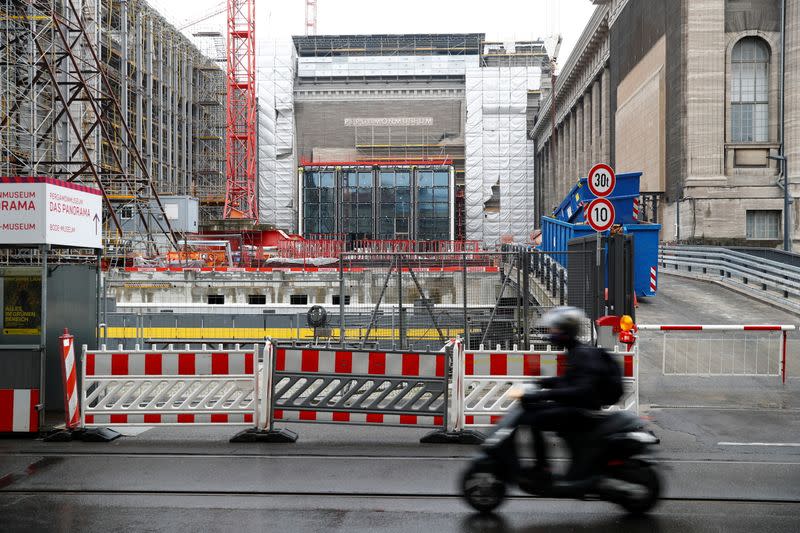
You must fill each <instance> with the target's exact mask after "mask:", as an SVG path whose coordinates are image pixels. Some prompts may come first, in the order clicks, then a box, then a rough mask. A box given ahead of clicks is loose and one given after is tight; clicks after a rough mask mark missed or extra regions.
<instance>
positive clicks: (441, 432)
mask: <svg viewBox="0 0 800 533" xmlns="http://www.w3.org/2000/svg"><path fill="white" fill-rule="evenodd" d="M259 349H260V347H259V346H256V347H255V349H254V350H240V349H238V347H237V349H235V350H222V349H221V348H220V349H219V350H209V349H206V347H203V349H202V350H195V351H192V350H189V349H188V347H186V349H185V350H175V349H172V347H170V348H169V349H168V350H163V351H157V350H141V349H139V347H138V346H137V347H136V349H134V350H124V349H122V348H119V349H117V350H109V349H106V348H105V347H102V348H101V349H100V350H87V349H86V347H85V346H84V349H83V353H82V357H81V361H80V368H81V376H82V380H81V381H80V385H79V386H78V387H77V391H76V393H75V394H74V396H76V397H78V398H79V400H80V402H79V404H80V405H79V411H80V420H79V422H78V421H77V420H76V421H75V423H72V422H68V424H67V429H66V432H74V433H75V434H80V433H85V432H87V430H88V429H89V428H101V429H103V428H108V427H112V428H114V427H125V426H191V425H229V426H245V428H246V429H245V430H244V431H242V432H240V433H239V434H237V435H236V436H235V437H234V438H233V439H232V441H233V442H250V441H259V440H261V441H268V442H269V441H271V442H292V441H294V440H295V439H296V438H297V436H296V434H294V433H293V432H291V431H287V430H285V429H282V428H276V427H275V426H276V424H279V425H286V424H291V423H325V424H335V425H348V424H356V425H366V426H396V427H416V428H418V429H419V428H429V429H432V430H434V431H433V432H431V433H429V434H428V435H426V436H425V437H424V438H423V439H422V442H476V440H475V439H476V438H478V439H479V438H480V437H479V436H478V437H476V436H475V434H474V432H471V431H470V428H480V427H488V426H490V425H492V424H494V423H495V422H496V421H497V420H498V419H499V417H502V416H503V415H504V414H505V413H506V412H507V411H508V409H509V408H510V407H511V405H512V404H513V400H512V399H511V398H510V397H509V395H508V393H509V390H510V389H511V387H512V386H513V385H515V384H520V383H523V382H527V381H531V380H533V381H536V380H537V379H539V378H541V377H543V376H555V375H561V374H563V372H564V371H565V369H566V359H565V355H564V354H563V352H558V351H555V350H551V349H549V348H548V349H547V350H543V351H522V350H517V349H516V348H514V349H513V350H509V351H502V350H501V349H500V348H499V347H498V348H497V349H495V350H484V349H483V348H481V349H480V350H466V349H465V346H464V343H463V342H462V340H461V339H460V338H455V339H451V340H449V341H448V342H447V344H446V345H445V346H444V347H443V348H442V349H441V350H440V351H439V352H410V351H395V350H390V351H386V350H364V349H347V348H343V347H338V348H337V347H330V346H302V347H300V346H295V345H282V346H278V345H275V344H273V343H272V342H271V341H269V340H267V341H265V343H264V350H263V359H262V361H261V362H260V363H259V360H258V350H259ZM612 354H613V356H614V357H617V358H618V360H619V362H620V364H621V365H622V367H623V369H624V382H625V395H624V397H623V399H622V400H621V401H620V402H619V403H618V404H617V405H615V406H612V407H611V409H626V410H633V411H638V407H639V391H638V351H637V350H636V349H633V350H632V351H626V352H623V351H618V350H615V351H614V352H612ZM65 361H67V362H68V361H69V357H67V358H66V359H65ZM68 366H69V365H66V366H65V369H66V368H68ZM68 374H69V373H68V372H65V374H64V375H65V380H66V379H68V378H67V377H66V376H68ZM67 383H68V381H65V386H66V385H67ZM72 383H73V388H74V387H75V384H74V381H73V382H72ZM70 397H71V396H70V395H66V396H65V402H66V403H69V404H71V402H72V400H71V399H70Z"/></svg>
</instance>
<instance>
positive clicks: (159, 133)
mask: <svg viewBox="0 0 800 533" xmlns="http://www.w3.org/2000/svg"><path fill="white" fill-rule="evenodd" d="M158 29H159V35H158V91H157V93H158V122H157V123H156V125H155V126H156V140H155V145H156V154H157V155H156V165H158V184H159V187H162V186H163V183H164V35H163V34H162V33H161V24H160V23H159V26H158Z"/></svg>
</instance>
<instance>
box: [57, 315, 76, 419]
mask: <svg viewBox="0 0 800 533" xmlns="http://www.w3.org/2000/svg"><path fill="white" fill-rule="evenodd" d="M59 339H60V340H61V378H62V383H63V385H64V422H65V427H66V428H67V429H68V430H74V429H77V428H78V427H79V426H80V424H81V413H80V410H79V409H78V396H79V395H78V366H77V364H76V361H75V337H73V336H72V335H70V334H69V331H67V329H66V328H64V334H63V335H61V336H60V337H59Z"/></svg>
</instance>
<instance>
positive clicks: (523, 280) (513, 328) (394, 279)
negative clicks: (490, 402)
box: [337, 247, 567, 348]
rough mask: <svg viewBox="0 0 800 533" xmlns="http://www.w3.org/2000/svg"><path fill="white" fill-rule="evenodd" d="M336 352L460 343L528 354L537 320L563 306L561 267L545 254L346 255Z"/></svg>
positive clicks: (512, 251) (521, 251)
mask: <svg viewBox="0 0 800 533" xmlns="http://www.w3.org/2000/svg"><path fill="white" fill-rule="evenodd" d="M341 272H342V279H341V288H340V293H341V294H344V295H345V298H344V300H339V301H338V303H339V305H340V309H339V313H338V317H341V319H342V322H341V323H337V326H339V325H341V326H342V327H340V328H339V329H338V332H339V334H340V337H339V339H338V340H339V341H340V342H341V343H342V344H350V343H353V344H358V345H361V346H364V345H369V344H375V343H377V344H380V345H384V346H385V345H390V346H391V347H400V348H403V347H417V348H432V347H434V346H439V345H441V343H442V342H444V341H446V340H447V339H448V338H451V337H453V336H456V335H459V336H462V337H463V338H464V339H465V343H466V345H467V346H468V347H470V346H474V347H478V346H480V345H486V346H497V345H499V346H502V347H504V348H511V347H512V346H515V345H516V346H520V347H528V346H531V345H532V344H534V343H535V342H536V341H537V339H538V333H537V331H536V329H535V323H536V320H537V319H538V318H539V317H540V316H541V314H542V312H543V311H544V310H546V309H547V308H550V307H552V306H554V305H559V304H563V303H565V302H566V296H567V294H566V275H565V270H564V269H563V267H560V266H558V264H557V263H556V262H555V261H553V260H552V258H551V257H550V256H549V255H548V254H545V253H542V252H538V251H533V250H528V249H513V248H510V247H508V248H504V249H503V250H501V251H499V252H478V253H414V254H404V253H395V254H392V253H387V254H373V253H370V254H344V255H343V256H342V260H341Z"/></svg>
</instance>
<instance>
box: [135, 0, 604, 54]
mask: <svg viewBox="0 0 800 533" xmlns="http://www.w3.org/2000/svg"><path fill="white" fill-rule="evenodd" d="M148 1H149V2H150V4H151V5H153V6H154V7H156V8H157V9H158V10H159V11H160V12H161V13H163V14H164V15H165V16H166V17H167V18H168V19H169V20H171V21H173V23H175V24H177V25H179V26H180V25H183V24H186V22H187V21H194V20H197V19H199V18H201V17H203V16H204V15H205V14H207V13H210V12H213V11H214V10H219V9H220V8H221V7H222V6H224V2H220V0H148ZM317 4H318V9H317V34H319V35H322V34H352V33H362V34H363V33H464V32H483V33H486V37H487V39H489V40H504V41H508V40H514V39H516V40H530V39H535V38H539V37H541V38H546V37H547V36H549V35H553V34H557V33H560V34H561V35H562V37H563V40H564V41H563V44H562V47H561V53H560V54H559V63H560V64H563V63H564V61H565V60H566V58H567V56H568V54H569V52H570V51H571V50H572V47H573V46H574V44H575V41H576V40H577V39H578V37H579V36H580V34H581V31H582V30H583V28H584V26H585V25H586V22H587V21H588V20H589V17H591V14H592V12H593V11H594V9H595V6H593V5H592V3H591V1H590V0H484V1H481V2H478V1H475V0H318V2H317ZM304 21H305V1H304V0H256V35H257V38H258V39H259V40H260V39H264V38H269V37H273V38H285V37H289V36H291V35H302V34H303V33H304V31H305V30H304ZM191 29H193V30H195V31H197V30H208V29H216V30H219V31H221V32H224V30H225V18H224V15H217V16H216V17H213V18H211V19H209V20H207V21H204V22H200V23H197V24H195V25H194V26H192V28H191ZM191 29H190V30H186V31H191Z"/></svg>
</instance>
